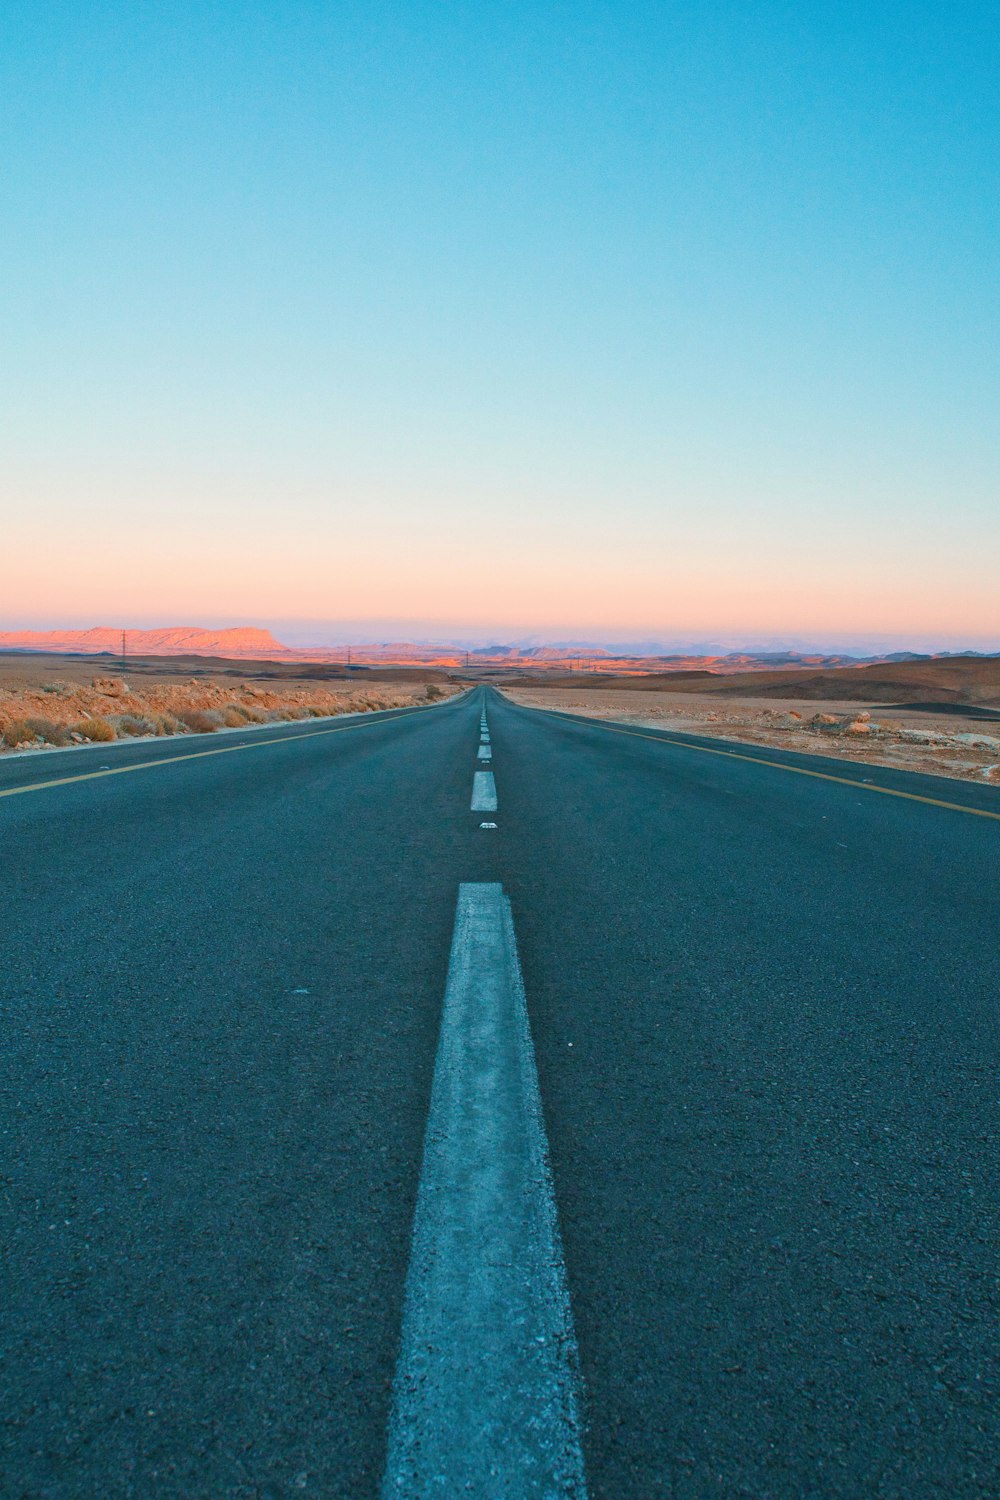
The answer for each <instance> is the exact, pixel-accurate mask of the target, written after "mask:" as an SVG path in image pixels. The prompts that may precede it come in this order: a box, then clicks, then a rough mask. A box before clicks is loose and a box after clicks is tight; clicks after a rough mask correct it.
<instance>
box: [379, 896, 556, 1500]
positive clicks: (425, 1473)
mask: <svg viewBox="0 0 1000 1500" xmlns="http://www.w3.org/2000/svg"><path fill="white" fill-rule="evenodd" d="M578 1387H579V1382H578V1375H577V1355H576V1339H575V1335H574V1332H573V1320H572V1314H571V1311H570V1305H569V1296H568V1293H567V1289H566V1276H565V1271H564V1267H563V1257H562V1246H561V1243H560V1239H559V1228H558V1224H557V1221H556V1209H555V1199H554V1197H553V1193H552V1180H551V1176H550V1172H549V1165H548V1151H547V1146H546V1140H545V1127H544V1124H543V1121H542V1109H541V1101H540V1098H539V1094H538V1076H537V1072H536V1068H535V1056H534V1050H533V1048H532V1043H531V1031H530V1028H529V1025H528V1014H527V1009H526V1006H525V1001H524V987H523V985H522V982H521V972H520V967H519V965H518V960H517V947H516V944H515V940H514V925H513V922H512V919H511V914H510V904H509V902H508V901H507V898H506V897H505V896H504V894H503V889H502V887H501V886H500V885H495V884H482V885H471V884H467V885H462V886H460V887H459V892H458V909H457V912H456V916H455V932H454V937H453V939H452V947H451V963H450V965H449V969H448V983H447V988H446V991H445V997H444V1011H443V1015H442V1019H441V1035H440V1039H439V1041H438V1051H437V1061H436V1063H435V1067H434V1084H433V1088H432V1092H431V1109H430V1117H429V1119H428V1122H427V1135H426V1138H425V1141H424V1159H423V1169H422V1173H421V1178H420V1189H419V1193H418V1197H417V1209H416V1215H415V1218H414V1227H413V1247H412V1251H411V1256H410V1268H409V1273H408V1276H407V1281H406V1301H405V1308H404V1313H403V1334H402V1344H401V1348H400V1354H399V1362H398V1364H397V1367H396V1379H395V1383H394V1387H393V1410H392V1417H391V1419H390V1424H389V1445H388V1459H387V1463H386V1471H385V1478H384V1480H383V1484H382V1500H401V1497H405V1500H435V1497H441V1500H445V1497H447V1500H455V1497H458V1496H463V1497H468V1500H500V1497H503V1500H535V1497H537V1500H542V1497H545V1500H556V1497H560V1500H585V1497H586V1481H585V1478H584V1469H583V1455H582V1451H581V1444H580V1410H579V1388H578Z"/></svg>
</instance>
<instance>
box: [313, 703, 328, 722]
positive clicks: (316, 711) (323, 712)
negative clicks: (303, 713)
mask: <svg viewBox="0 0 1000 1500" xmlns="http://www.w3.org/2000/svg"><path fill="white" fill-rule="evenodd" d="M307 712H308V714H309V717H310V718H311V719H325V718H326V716H327V714H332V713H333V709H332V708H318V707H317V705H316V704H315V703H311V704H310V705H309V708H308V710H307Z"/></svg>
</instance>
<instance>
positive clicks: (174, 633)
mask: <svg viewBox="0 0 1000 1500" xmlns="http://www.w3.org/2000/svg"><path fill="white" fill-rule="evenodd" d="M649 645H650V643H648V642H643V643H642V644H641V645H637V646H633V647H631V648H630V647H627V646H617V647H611V646H602V645H597V644H594V645H591V644H588V643H585V642H584V643H576V642H574V643H570V642H560V643H557V644H553V645H543V644H534V643H532V644H528V643H527V642H525V643H521V644H513V645H512V644H508V643H502V642H497V643H496V644H493V645H487V646H475V647H465V646H462V645H459V644H456V643H452V642H434V643H418V642H412V641H373V642H369V643H366V644H363V645H354V646H350V647H348V646H286V645H284V644H283V643H282V642H281V641H278V640H276V639H275V638H274V636H273V635H272V634H271V632H270V631H269V630H263V629H260V628H259V627H257V626H250V625H241V626H236V627H233V628H231V629H226V630H206V629H203V628H202V627H200V626H197V625H170V626H164V627H161V628H159V629H154V630H126V631H125V632H124V641H123V632H122V631H121V630H117V629H114V628H113V627H112V626H96V627H94V628H93V629H91V630H11V631H3V632H0V651H17V652H25V651H41V652H54V653H62V654H73V655H82V656H97V655H108V656H114V657H118V658H121V657H122V655H123V650H124V655H125V656H126V657H128V656H214V657H225V658H227V659H229V660H250V661H284V662H295V661H305V662H344V661H346V660H348V659H350V660H351V661H352V662H353V663H355V664H361V663H365V662H370V663H373V664H374V663H378V664H383V663H388V662H404V663H421V664H428V663H433V664H435V665H438V666H454V667H461V666H464V665H466V664H468V665H470V666H471V665H475V666H478V667H484V666H488V665H490V664H492V663H495V664H496V665H498V666H507V667H516V666H524V667H532V666H535V667H542V666H546V665H548V664H551V665H553V666H556V665H559V664H561V665H563V666H568V667H569V668H570V670H573V669H575V668H580V669H583V668H589V669H591V670H593V669H596V670H598V671H600V670H605V671H606V670H609V669H613V670H621V669H622V668H626V669H628V670H631V671H644V670H645V671H650V670H653V671H658V672H663V671H677V672H685V671H710V672H719V673H730V672H755V671H776V670H781V669H782V668H784V669H788V668H802V669H809V670H812V671H816V670H817V669H820V668H823V669H830V668H836V667H853V666H859V665H862V664H865V663H874V662H905V661H930V660H933V659H936V658H938V657H955V656H989V655H991V654H1000V653H988V652H976V651H963V652H958V651H942V652H926V653H925V652H918V651H894V652H891V653H888V654H886V655H881V656H863V655H857V656H855V655H850V654H847V653H841V652H837V653H829V654H825V653H822V652H802V651H793V650H774V649H766V648H761V649H759V650H757V649H751V650H742V651H732V650H730V651H726V650H725V649H713V647H712V645H710V644H709V643H705V645H704V646H701V643H699V646H700V649H697V648H696V649H694V650H691V651H684V652H676V651H675V652H666V651H655V650H649V649H648V647H649Z"/></svg>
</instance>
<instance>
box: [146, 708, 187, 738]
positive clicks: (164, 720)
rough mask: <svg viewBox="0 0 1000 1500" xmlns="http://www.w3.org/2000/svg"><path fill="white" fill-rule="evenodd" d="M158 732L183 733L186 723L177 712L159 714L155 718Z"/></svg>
mask: <svg viewBox="0 0 1000 1500" xmlns="http://www.w3.org/2000/svg"><path fill="white" fill-rule="evenodd" d="M153 722H154V725H155V728H156V733H157V734H183V733H184V725H183V724H182V723H181V721H180V719H178V718H177V717H176V715H175V714H167V713H163V714H157V715H156V716H155V718H154V721H153Z"/></svg>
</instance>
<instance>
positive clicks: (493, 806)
mask: <svg viewBox="0 0 1000 1500" xmlns="http://www.w3.org/2000/svg"><path fill="white" fill-rule="evenodd" d="M496 810H497V784H496V782H495V781H494V779H493V772H492V771H476V772H474V774H473V777H472V806H471V809H470V811H472V812H496Z"/></svg>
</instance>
